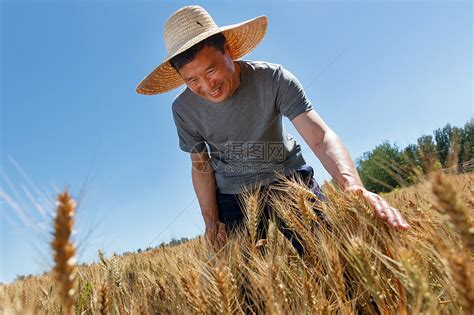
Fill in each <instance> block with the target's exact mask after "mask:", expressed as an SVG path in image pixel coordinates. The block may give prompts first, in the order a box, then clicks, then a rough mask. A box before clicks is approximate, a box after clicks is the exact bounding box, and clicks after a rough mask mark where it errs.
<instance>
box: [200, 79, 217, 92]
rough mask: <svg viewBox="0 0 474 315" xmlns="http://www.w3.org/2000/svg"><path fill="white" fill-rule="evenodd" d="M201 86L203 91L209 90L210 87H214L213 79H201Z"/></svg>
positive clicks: (210, 89)
mask: <svg viewBox="0 0 474 315" xmlns="http://www.w3.org/2000/svg"><path fill="white" fill-rule="evenodd" d="M201 87H202V88H203V90H204V91H206V92H211V91H212V89H213V88H214V81H212V80H209V79H203V80H202V84H201Z"/></svg>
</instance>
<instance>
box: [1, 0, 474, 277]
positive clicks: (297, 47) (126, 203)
mask: <svg viewBox="0 0 474 315" xmlns="http://www.w3.org/2000/svg"><path fill="white" fill-rule="evenodd" d="M187 4H200V5H202V6H203V7H204V8H206V9H207V10H208V11H209V12H210V13H211V15H212V16H213V17H214V19H215V21H216V22H217V24H218V25H227V24H233V23H237V22H241V21H243V20H246V19H250V18H253V17H255V16H258V15H267V16H268V18H269V24H268V31H267V35H266V37H265V38H264V40H263V42H262V43H261V44H260V46H258V48H257V49H256V50H255V51H253V52H252V53H251V54H249V55H248V56H246V57H245V59H253V60H266V61H270V62H275V63H280V64H282V65H284V66H285V67H286V68H287V69H289V70H290V71H292V72H293V73H294V74H295V75H296V76H297V77H298V79H299V80H300V82H301V83H302V84H303V86H304V87H305V89H306V93H307V95H308V96H309V98H310V99H311V101H312V102H313V105H314V108H315V109H316V110H317V111H318V113H319V114H320V115H321V116H322V117H323V119H324V120H325V121H326V122H327V123H328V124H329V126H330V127H332V128H333V129H334V130H335V131H336V133H337V134H339V136H340V137H341V138H342V139H343V141H344V142H345V144H346V145H347V147H348V149H349V151H350V153H351V155H352V156H353V157H354V158H356V157H359V156H361V155H362V154H363V153H364V152H366V151H369V150H371V149H372V148H374V147H375V146H376V145H378V144H380V143H381V142H382V141H383V140H385V139H386V140H390V141H391V142H392V143H393V142H395V143H396V144H397V145H399V146H400V147H404V146H406V145H407V144H409V143H414V142H415V141H416V139H417V138H418V137H419V136H421V135H422V134H430V133H431V132H432V131H433V130H434V129H437V128H439V127H442V126H444V125H445V124H446V123H451V124H452V125H457V126H461V125H464V123H465V122H467V121H468V120H469V119H470V118H471V117H472V113H473V105H472V104H473V103H472V90H473V85H472V71H473V65H472V39H473V37H472V14H473V8H472V4H471V2H470V1H466V2H461V1H456V2H455V1H418V2H410V1H337V2H330V1H327V2H322V1H272V2H270V1H244V2H238V3H237V2H231V1H222V0H220V1H196V2H189V1H41V0H37V1H8V0H7V1H5V0H4V1H3V2H2V3H1V32H2V33H1V61H2V63H1V80H0V82H1V89H0V93H1V150H0V151H1V169H0V171H1V178H2V188H1V190H0V191H2V196H0V205H1V208H0V224H1V225H0V229H1V233H0V238H1V239H0V251H1V265H0V281H1V282H9V281H11V280H13V279H14V278H15V276H16V275H17V274H29V273H40V272H42V271H44V270H47V269H49V268H51V266H52V263H51V258H50V256H51V253H50V250H49V245H48V242H49V241H50V236H49V234H48V233H50V231H51V228H50V227H51V219H50V218H49V217H48V213H51V212H52V210H53V206H54V196H55V193H56V192H57V191H60V190H63V189H64V188H68V189H69V190H70V191H71V192H72V194H73V196H75V197H76V198H77V199H79V201H80V202H79V207H78V209H77V216H76V219H77V224H76V234H75V236H74V237H75V240H76V242H77V243H78V245H79V257H78V258H79V262H91V261H92V260H97V250H98V249H101V250H103V251H104V252H105V253H106V254H108V255H110V254H111V253H113V252H116V253H122V252H124V251H135V250H137V249H138V248H142V249H144V248H146V247H147V246H156V245H158V244H159V243H161V242H162V241H165V242H167V241H169V240H170V239H171V238H173V237H175V238H180V237H183V236H185V237H194V236H196V235H198V234H201V233H202V232H203V229H204V223H203V221H202V218H201V215H200V210H199V206H198V203H197V200H196V199H195V197H194V191H193V187H192V183H191V164H190V162H189V156H188V155H187V154H186V153H184V152H182V151H180V149H179V147H178V139H177V135H176V130H175V126H174V123H173V120H172V115H171V107H170V106H171V101H172V99H173V98H174V97H175V96H176V94H177V92H178V91H177V90H176V91H172V92H170V93H167V94H163V95H157V96H144V95H139V94H137V93H135V86H136V85H137V84H138V82H139V81H140V80H141V79H142V78H143V77H144V76H145V75H147V74H148V73H149V72H150V71H152V70H153V69H154V67H155V66H156V65H158V64H159V63H160V62H161V60H162V59H163V58H164V57H165V55H166V52H165V48H164V43H163V39H162V27H163V25H164V23H165V21H166V19H167V18H168V16H169V15H170V14H172V13H173V12H174V11H175V10H177V9H178V8H180V7H181V6H184V5H187ZM285 124H286V126H287V127H288V129H289V131H290V133H292V134H293V135H294V136H295V137H296V138H297V140H299V142H300V143H302V140H301V138H300V137H299V136H298V135H297V133H296V131H295V130H294V128H293V127H292V125H291V123H290V122H289V121H287V120H286V121H285ZM302 144H303V143H302ZM302 146H303V154H304V156H305V158H306V160H307V161H308V162H309V164H311V165H312V166H313V167H314V168H315V169H316V179H317V180H318V181H320V182H322V181H323V180H324V179H329V176H328V174H327V173H326V172H325V171H324V169H323V168H322V166H321V164H320V163H319V162H318V161H317V158H316V157H315V156H314V155H313V154H312V152H311V151H310V150H309V149H308V147H307V146H306V145H305V144H303V145H302ZM6 196H8V197H10V199H8V197H6ZM48 200H49V201H48ZM19 209H22V210H19Z"/></svg>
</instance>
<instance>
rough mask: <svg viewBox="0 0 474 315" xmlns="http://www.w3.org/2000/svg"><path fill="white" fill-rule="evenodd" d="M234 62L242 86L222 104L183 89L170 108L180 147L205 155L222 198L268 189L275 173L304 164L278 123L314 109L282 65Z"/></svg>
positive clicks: (294, 144)
mask: <svg viewBox="0 0 474 315" xmlns="http://www.w3.org/2000/svg"><path fill="white" fill-rule="evenodd" d="M238 62H239V64H240V65H241V67H240V68H241V73H240V79H241V81H240V86H239V88H238V89H237V91H236V92H235V93H234V94H233V95H232V96H231V97H230V98H229V99H227V100H226V101H225V102H222V103H219V104H216V103H212V102H210V101H208V100H206V99H204V98H202V97H199V96H197V95H195V94H194V93H193V92H192V91H191V90H189V89H188V88H187V89H186V90H184V91H183V92H182V93H181V94H180V95H178V96H177V97H176V99H175V100H174V102H173V106H172V109H173V117H174V121H175V124H176V128H177V131H178V137H179V146H180V148H181V149H182V150H183V151H185V152H202V151H204V150H206V149H207V150H208V152H209V154H210V156H211V162H212V166H213V168H214V171H215V177H216V184H217V192H219V193H223V194H236V193H240V192H242V191H243V190H245V189H246V188H250V187H255V186H258V185H265V184H268V183H270V182H273V181H275V180H276V176H275V175H276V174H275V172H279V173H283V174H284V175H289V174H291V173H293V172H294V171H295V170H296V169H299V168H301V167H302V166H304V165H305V164H306V163H305V160H304V159H303V156H302V154H301V147H300V145H299V144H297V143H296V141H295V140H294V139H293V137H292V136H291V135H290V134H288V133H287V132H286V130H285V127H284V125H283V121H282V117H283V116H286V117H288V118H289V119H290V120H292V119H293V118H295V117H296V116H298V115H299V114H301V113H303V112H306V111H309V110H310V109H311V108H312V106H311V102H310V101H309V99H308V98H307V97H306V96H305V93H304V91H303V87H302V86H301V84H300V83H299V82H298V80H297V79H296V77H295V76H294V75H293V74H292V73H291V72H289V71H288V70H286V69H284V68H283V67H282V66H281V65H278V64H272V63H268V62H262V61H246V60H239V61H238Z"/></svg>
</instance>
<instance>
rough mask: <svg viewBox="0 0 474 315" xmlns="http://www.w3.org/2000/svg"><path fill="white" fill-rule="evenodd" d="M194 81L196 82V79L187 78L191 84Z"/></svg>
mask: <svg viewBox="0 0 474 315" xmlns="http://www.w3.org/2000/svg"><path fill="white" fill-rule="evenodd" d="M196 82H197V80H196V79H191V80H189V83H192V84H194V83H196Z"/></svg>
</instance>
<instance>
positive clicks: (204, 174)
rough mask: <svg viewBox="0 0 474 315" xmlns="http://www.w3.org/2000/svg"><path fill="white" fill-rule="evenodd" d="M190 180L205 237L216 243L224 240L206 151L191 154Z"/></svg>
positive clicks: (210, 166) (211, 170)
mask: <svg viewBox="0 0 474 315" xmlns="http://www.w3.org/2000/svg"><path fill="white" fill-rule="evenodd" d="M191 161H192V171H191V172H192V180H193V186H194V191H195V193H196V196H197V198H198V201H199V206H200V208H201V213H202V217H203V219H204V222H205V224H206V237H207V238H208V239H209V240H210V241H211V242H214V241H215V240H216V237H217V241H218V243H220V242H223V241H224V239H225V235H224V234H223V233H224V230H223V229H222V227H221V228H220V225H221V222H220V221H219V209H218V207H217V201H216V179H215V176H214V169H213V168H212V165H211V162H210V158H209V154H208V153H207V151H204V152H202V153H191Z"/></svg>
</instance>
